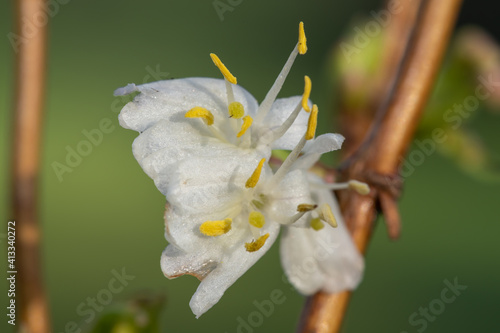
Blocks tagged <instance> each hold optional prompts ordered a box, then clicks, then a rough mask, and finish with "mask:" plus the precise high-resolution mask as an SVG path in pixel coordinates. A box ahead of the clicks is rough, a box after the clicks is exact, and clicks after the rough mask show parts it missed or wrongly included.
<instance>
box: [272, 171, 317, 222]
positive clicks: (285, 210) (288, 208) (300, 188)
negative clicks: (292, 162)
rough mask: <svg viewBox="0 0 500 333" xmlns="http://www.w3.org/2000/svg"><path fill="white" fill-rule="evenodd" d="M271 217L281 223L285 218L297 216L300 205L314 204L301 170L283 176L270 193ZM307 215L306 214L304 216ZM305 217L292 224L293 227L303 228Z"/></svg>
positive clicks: (303, 172)
mask: <svg viewBox="0 0 500 333" xmlns="http://www.w3.org/2000/svg"><path fill="white" fill-rule="evenodd" d="M270 200H272V212H270V213H271V214H272V216H273V217H274V219H276V220H277V221H279V222H280V223H282V222H283V221H284V220H285V219H286V218H287V217H292V216H293V215H295V214H297V213H298V212H297V206H298V205H300V204H314V201H313V199H312V198H311V196H310V191H309V182H308V180H307V178H306V173H305V171H303V170H294V171H291V172H289V173H287V174H286V175H285V177H284V178H283V180H282V181H281V182H280V184H279V185H278V186H277V187H276V189H274V191H273V192H272V196H271V197H270ZM306 215H307V214H306ZM306 222H307V216H304V217H302V218H301V219H299V220H298V221H297V222H295V223H294V224H293V226H294V227H305V226H306Z"/></svg>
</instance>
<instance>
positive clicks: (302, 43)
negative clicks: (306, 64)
mask: <svg viewBox="0 0 500 333" xmlns="http://www.w3.org/2000/svg"><path fill="white" fill-rule="evenodd" d="M306 42H307V39H306V33H305V32H304V22H300V23H299V46H298V49H299V53H300V54H305V53H306V52H307V44H306Z"/></svg>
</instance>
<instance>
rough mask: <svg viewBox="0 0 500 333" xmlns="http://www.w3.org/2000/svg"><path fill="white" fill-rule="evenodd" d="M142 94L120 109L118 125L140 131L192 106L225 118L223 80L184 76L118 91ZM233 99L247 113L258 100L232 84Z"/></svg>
mask: <svg viewBox="0 0 500 333" xmlns="http://www.w3.org/2000/svg"><path fill="white" fill-rule="evenodd" d="M136 89H137V90H138V91H140V92H141V93H140V94H139V95H137V96H136V97H135V98H134V101H133V102H130V103H128V104H127V105H125V106H124V107H123V109H122V111H121V112H120V116H119V120H120V125H121V126H122V127H124V128H129V129H133V130H135V131H138V132H142V131H144V130H145V129H147V128H148V127H150V126H152V125H153V124H155V123H156V122H158V121H159V120H162V119H171V117H172V116H174V115H176V114H178V113H182V114H184V113H186V112H187V111H189V110H190V109H192V108H193V107H195V106H201V107H204V108H206V109H208V110H209V111H211V112H212V113H213V114H214V116H215V117H226V118H227V97H226V86H225V82H224V80H223V79H211V78H185V79H175V80H165V81H157V82H152V83H146V84H143V85H139V86H135V89H133V87H132V86H131V85H130V84H129V85H127V86H126V87H125V88H121V90H120V89H117V93H127V92H132V91H136ZM233 91H234V97H235V100H236V101H238V102H240V103H241V104H243V107H244V108H245V111H246V112H247V114H249V115H251V116H254V115H255V112H256V110H257V101H256V100H255V98H254V97H253V96H252V95H251V94H250V93H248V92H247V91H246V90H245V89H243V88H242V87H240V86H237V85H236V86H233Z"/></svg>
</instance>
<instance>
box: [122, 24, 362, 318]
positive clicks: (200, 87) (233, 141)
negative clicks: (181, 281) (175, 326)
mask: <svg viewBox="0 0 500 333" xmlns="http://www.w3.org/2000/svg"><path fill="white" fill-rule="evenodd" d="M306 50H307V46H306V37H305V33H304V28H303V24H302V23H301V24H300V26H299V41H298V43H297V45H296V46H295V47H294V49H293V51H292V53H291V55H290V57H289V58H288V60H287V62H286V64H285V66H284V67H283V69H282V71H281V73H280V74H279V76H278V79H277V80H276V81H275V83H274V84H273V86H272V87H271V89H270V90H269V92H268V94H267V95H266V97H265V99H264V101H263V102H262V103H261V104H260V105H259V104H258V103H257V101H256V100H255V98H254V97H253V96H252V95H251V94H250V93H248V92H247V91H246V90H245V89H243V88H242V87H240V86H239V85H237V79H236V78H235V77H234V76H233V75H232V74H231V72H230V71H229V70H228V69H227V68H226V67H225V66H224V64H223V63H222V62H221V60H220V59H219V58H218V57H217V56H216V55H215V54H211V57H212V60H213V62H214V64H215V65H216V66H217V67H218V68H219V70H220V71H221V73H222V75H223V76H224V79H211V78H185V79H176V80H167V81H158V82H153V83H148V84H144V85H140V86H136V85H134V84H129V85H127V86H126V87H124V88H120V89H117V90H116V91H115V95H125V94H130V93H132V92H139V94H137V96H135V98H134V100H133V101H132V102H130V103H128V104H127V105H125V107H124V108H123V110H122V111H121V113H120V116H119V120H120V125H121V126H122V127H124V128H128V129H132V130H135V131H138V132H139V133H140V135H139V136H138V137H137V138H136V139H135V141H134V143H133V146H132V148H133V153H134V156H135V158H136V159H137V161H138V162H139V164H140V165H141V167H142V168H143V169H144V171H145V172H146V173H147V174H148V175H149V176H150V177H151V178H152V179H153V180H154V182H155V184H156V186H157V188H158V189H159V190H160V191H161V192H162V193H163V194H164V195H165V196H166V199H167V209H166V213H165V237H166V239H167V240H168V242H169V245H168V246H167V248H166V249H165V251H164V252H163V254H162V258H161V267H162V270H163V273H164V274H165V276H167V277H168V278H175V277H178V276H180V275H184V274H190V275H194V276H196V277H197V278H198V279H199V280H201V283H200V285H199V287H198V289H197V291H196V293H195V294H194V295H193V298H192V299H191V302H190V306H191V309H192V310H193V313H194V314H195V315H196V316H197V317H199V316H200V315H202V314H203V313H205V312H206V311H207V310H208V309H210V308H211V307H212V306H213V305H214V304H215V303H217V302H218V301H219V299H220V298H221V297H222V295H223V294H224V292H225V290H226V289H227V288H229V287H230V286H231V285H232V284H233V283H234V282H235V281H236V280H237V279H238V278H239V277H240V276H241V275H242V274H243V273H244V272H245V271H247V270H248V269H249V268H250V267H251V266H252V265H253V264H254V263H255V262H256V261H257V260H258V259H259V258H260V257H261V256H262V255H263V254H264V253H265V252H266V251H267V250H268V249H269V248H270V247H271V245H272V244H273V243H274V241H275V240H276V238H277V236H278V233H279V231H280V229H282V230H283V232H282V238H281V258H282V265H283V267H284V270H285V273H286V274H287V276H288V278H289V280H290V282H291V283H293V284H294V286H295V287H296V288H297V289H298V290H299V291H300V292H302V293H304V294H312V293H314V292H316V291H319V290H324V291H327V292H338V291H342V290H346V289H352V288H355V287H356V286H357V284H358V283H359V281H360V279H361V276H362V271H363V259H362V256H361V255H360V254H359V253H358V251H357V250H356V247H355V246H354V244H353V242H352V240H351V238H350V236H349V234H348V232H347V230H346V228H345V226H344V225H343V221H342V216H341V215H340V212H339V209H338V206H337V203H336V201H335V198H334V197H333V195H332V194H331V189H332V188H335V187H336V188H342V187H351V188H354V189H356V190H358V191H360V192H366V191H367V188H366V185H364V184H362V183H359V182H356V181H352V182H349V183H348V184H340V185H339V184H336V185H327V184H325V183H324V182H323V181H322V180H321V179H320V178H318V177H317V176H315V175H313V174H312V173H310V172H308V171H307V170H308V169H309V168H310V167H311V166H312V165H314V164H315V163H316V162H317V161H318V159H319V158H320V156H321V154H324V153H327V152H330V151H333V150H336V149H339V148H340V146H341V144H342V142H343V140H344V138H343V137H342V136H341V135H339V134H331V133H330V134H324V135H320V136H318V137H315V131H316V124H317V116H318V107H317V106H316V105H313V104H312V103H311V102H310V101H309V95H310V92H311V80H310V79H309V77H307V76H305V87H304V93H303V95H302V96H294V97H290V98H282V99H276V97H277V95H278V93H279V91H280V89H281V87H282V85H283V83H284V81H285V79H286V77H287V75H288V72H289V71H290V68H291V66H292V64H293V62H294V60H295V58H296V57H297V55H298V54H304V53H305V52H306ZM275 149H281V150H290V151H291V152H290V154H289V155H288V157H287V158H286V159H285V160H284V161H283V163H282V164H281V165H280V166H279V167H275V168H274V169H273V168H272V166H271V164H270V163H269V161H270V158H271V154H272V151H273V150H275Z"/></svg>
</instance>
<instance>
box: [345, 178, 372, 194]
mask: <svg viewBox="0 0 500 333" xmlns="http://www.w3.org/2000/svg"><path fill="white" fill-rule="evenodd" d="M347 184H348V186H349V188H350V189H352V190H354V191H356V192H358V193H359V194H361V195H367V194H368V193H370V187H369V186H368V184H366V183H363V182H360V181H359V180H350V181H348V182H347Z"/></svg>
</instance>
